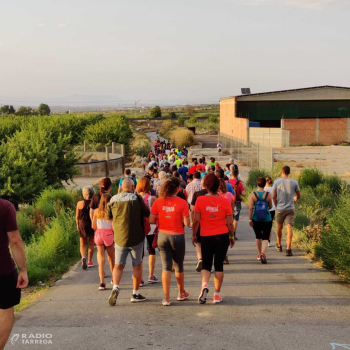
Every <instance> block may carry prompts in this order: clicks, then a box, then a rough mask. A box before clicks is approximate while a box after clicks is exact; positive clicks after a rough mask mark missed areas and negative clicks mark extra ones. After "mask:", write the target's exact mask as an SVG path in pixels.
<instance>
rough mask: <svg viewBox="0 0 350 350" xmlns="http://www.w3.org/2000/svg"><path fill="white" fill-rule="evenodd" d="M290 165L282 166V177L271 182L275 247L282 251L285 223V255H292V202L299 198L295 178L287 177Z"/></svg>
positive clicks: (293, 215)
mask: <svg viewBox="0 0 350 350" xmlns="http://www.w3.org/2000/svg"><path fill="white" fill-rule="evenodd" d="M289 174H290V167H289V166H284V167H283V168H282V177H281V178H279V179H277V180H275V182H274V184H273V202H274V204H275V207H276V222H277V244H276V249H277V251H279V252H282V229H283V223H286V225H287V251H286V255H287V256H292V255H293V253H292V239H293V225H294V218H295V210H294V208H295V207H294V202H296V201H297V200H299V199H300V188H299V184H298V182H297V181H296V180H294V179H290V178H289Z"/></svg>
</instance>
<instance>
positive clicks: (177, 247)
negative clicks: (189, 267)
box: [158, 232, 186, 273]
mask: <svg viewBox="0 0 350 350" xmlns="http://www.w3.org/2000/svg"><path fill="white" fill-rule="evenodd" d="M158 247H159V251H160V257H161V259H162V265H163V271H171V268H172V266H173V265H174V268H175V272H178V273H179V272H180V273H181V272H184V259H185V250H186V247H185V235H184V234H180V235H167V234H166V233H162V232H159V233H158Z"/></svg>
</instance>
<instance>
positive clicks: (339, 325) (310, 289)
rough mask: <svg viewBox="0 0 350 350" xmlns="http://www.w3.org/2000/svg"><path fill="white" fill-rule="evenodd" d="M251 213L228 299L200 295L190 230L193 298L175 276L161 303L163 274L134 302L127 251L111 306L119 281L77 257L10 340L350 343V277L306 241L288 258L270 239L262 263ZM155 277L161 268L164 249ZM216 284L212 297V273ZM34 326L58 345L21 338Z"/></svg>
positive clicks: (188, 270)
mask: <svg viewBox="0 0 350 350" xmlns="http://www.w3.org/2000/svg"><path fill="white" fill-rule="evenodd" d="M242 214H243V215H242V220H241V222H240V227H239V229H238V233H237V235H238V238H239V240H238V241H237V242H236V246H235V247H234V248H233V250H230V253H229V256H230V265H228V266H226V267H225V273H226V274H225V280H224V285H223V288H222V296H223V298H224V302H223V303H222V304H220V305H214V304H212V303H210V302H208V303H207V304H206V305H199V304H198V302H197V295H198V292H199V288H200V284H201V283H200V274H199V273H197V272H195V265H196V256H195V251H194V248H193V247H192V245H191V243H190V236H191V234H190V232H189V231H187V232H186V244H187V252H186V258H185V274H186V275H185V281H186V289H187V290H188V291H189V292H190V294H191V296H190V299H189V300H187V301H185V302H177V301H176V295H177V291H176V284H175V278H173V281H172V290H171V298H172V301H173V303H172V306H170V307H164V306H162V305H161V301H162V296H163V294H162V285H161V283H158V284H155V285H147V286H145V287H143V288H142V289H141V292H142V294H143V295H145V296H146V297H147V301H145V302H143V303H139V304H131V303H130V297H131V292H132V284H131V261H130V258H128V262H127V268H126V271H125V275H124V277H123V279H122V283H121V293H120V295H119V299H118V303H117V306H115V307H111V306H109V305H108V302H107V299H108V296H109V294H110V291H111V290H110V289H109V290H106V291H102V292H101V291H98V285H99V279H98V272H97V267H94V268H91V269H88V270H82V269H81V267H80V264H77V265H76V266H75V267H74V268H73V269H72V270H71V271H70V272H69V273H68V274H67V275H66V276H65V277H64V278H63V279H62V280H60V281H58V282H57V283H56V285H55V286H54V287H53V288H51V289H50V290H49V291H48V292H47V293H46V294H45V295H44V296H43V297H42V298H40V299H39V300H38V301H36V302H35V303H33V304H32V305H31V306H30V307H29V308H28V309H26V310H25V311H24V312H22V313H21V314H20V315H18V316H17V321H16V323H15V326H14V329H13V332H12V334H19V339H18V340H17V341H14V345H12V344H11V343H9V344H8V345H7V347H6V349H7V350H11V349H23V350H24V349H26V350H27V349H45V348H48V349H60V350H61V349H64V350H71V349H72V350H80V349H99V350H104V349H125V350H127V349H130V350H131V349H135V350H138V349H169V350H170V349H191V350H195V349H203V350H204V349H220V350H221V349H226V350H229V349H237V350H256V349H276V350H283V349H288V350H291V349H298V350H299V349H307V350H329V349H332V345H331V343H336V344H350V287H349V285H347V284H344V283H342V282H341V281H340V280H339V279H338V278H337V277H336V276H334V275H333V274H331V273H329V272H326V271H325V270H323V269H320V268H318V267H316V266H315V265H313V264H311V263H310V262H309V261H308V260H306V259H305V258H303V257H302V253H301V252H300V251H298V250H294V254H295V255H294V257H286V256H285V255H284V254H282V253H278V252H277V251H276V250H275V249H274V248H269V251H268V254H267V257H268V264H267V265H262V264H260V263H259V262H258V261H257V260H256V251H255V243H254V234H253V231H252V229H251V228H250V227H249V226H248V223H247V208H246V207H244V209H243V213H242ZM146 256H147V253H146ZM94 259H95V261H96V255H95V256H94ZM146 261H147V260H146ZM106 271H108V267H107V266H106ZM108 275H109V277H108V278H107V281H108V287H109V288H110V287H111V285H110V273H109V272H108ZM146 276H147V269H146V271H145V277H146ZM156 276H158V277H160V276H161V264H160V259H159V254H158V253H157V262H156ZM209 288H210V296H211V295H212V292H213V282H212V281H211V282H210V285H209ZM31 333H32V334H37V333H38V334H52V339H51V340H52V344H50V345H40V344H38V345H30V344H29V345H28V344H22V343H21V341H22V337H23V335H26V336H27V338H28V337H29V336H30V334H31ZM335 348H336V349H338V348H339V349H341V348H340V347H337V346H336V347H335ZM346 348H347V349H349V348H350V346H349V347H346Z"/></svg>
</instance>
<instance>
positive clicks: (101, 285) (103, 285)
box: [98, 283, 106, 290]
mask: <svg viewBox="0 0 350 350" xmlns="http://www.w3.org/2000/svg"><path fill="white" fill-rule="evenodd" d="M105 289H106V285H105V284H104V283H100V286H99V287H98V290H105Z"/></svg>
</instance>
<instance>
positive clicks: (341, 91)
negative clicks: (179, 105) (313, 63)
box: [220, 86, 350, 147]
mask: <svg viewBox="0 0 350 350" xmlns="http://www.w3.org/2000/svg"><path fill="white" fill-rule="evenodd" d="M349 118H350V88H346V87H337V86H318V87H311V88H303V89H294V90H284V91H274V92H266V93H257V94H244V95H240V96H233V97H227V98H222V99H220V133H221V134H223V135H226V136H227V137H233V138H235V139H239V140H243V141H244V142H248V141H251V142H254V141H256V137H257V135H258V134H259V133H260V134H261V133H262V132H264V133H265V134H267V133H268V135H271V133H272V134H274V135H277V134H280V135H281V140H282V139H285V138H286V136H287V135H288V137H289V141H288V144H290V145H305V144H324V145H330V144H336V143H340V142H350V119H349ZM275 139H276V140H277V139H278V137H277V138H276V137H275ZM277 143H278V142H277ZM282 143H283V142H282V141H281V145H279V144H276V145H272V146H274V147H282V146H285V143H286V142H284V144H282ZM270 146H271V145H270Z"/></svg>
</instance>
